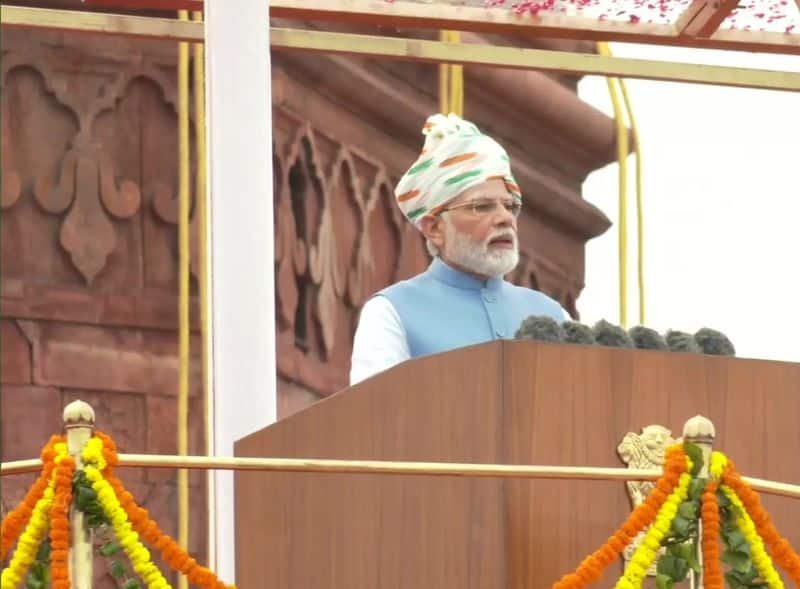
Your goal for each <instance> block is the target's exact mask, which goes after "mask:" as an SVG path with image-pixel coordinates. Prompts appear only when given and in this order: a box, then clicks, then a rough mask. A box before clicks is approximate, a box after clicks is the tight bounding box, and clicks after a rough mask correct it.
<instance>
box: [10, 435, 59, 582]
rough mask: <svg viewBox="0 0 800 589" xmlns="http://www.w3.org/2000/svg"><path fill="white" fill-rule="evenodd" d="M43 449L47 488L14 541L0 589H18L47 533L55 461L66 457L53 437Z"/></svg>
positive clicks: (53, 494) (57, 440)
mask: <svg viewBox="0 0 800 589" xmlns="http://www.w3.org/2000/svg"><path fill="white" fill-rule="evenodd" d="M45 449H46V450H47V456H46V458H47V462H46V463H45V464H46V465H47V464H49V465H50V468H49V470H47V468H46V467H45V469H43V470H47V472H48V473H49V476H48V479H47V487H46V488H45V489H44V491H43V492H42V495H41V497H40V498H39V499H38V500H37V501H36V504H35V505H34V507H33V509H32V510H31V512H30V517H29V519H28V521H27V525H26V526H25V531H24V532H22V535H21V536H20V537H19V540H18V541H17V548H16V550H15V551H14V556H13V557H12V558H11V562H10V563H9V565H8V567H7V568H5V569H3V572H2V575H1V576H0V589H17V587H19V585H20V583H21V582H22V580H23V579H24V577H25V575H26V574H27V573H28V569H29V568H30V566H31V564H32V563H33V561H34V560H36V552H37V551H38V549H39V544H41V542H42V539H43V538H44V536H45V532H46V530H47V525H48V512H49V510H50V506H51V505H52V504H53V498H54V497H55V489H54V487H55V475H54V473H53V469H54V468H55V463H56V461H58V460H59V459H62V458H63V457H64V456H65V455H66V445H65V444H64V443H63V442H60V441H59V439H58V438H56V437H55V436H54V437H53V438H51V439H50V442H48V445H47V446H45ZM44 459H45V451H42V460H44ZM26 499H27V498H26Z"/></svg>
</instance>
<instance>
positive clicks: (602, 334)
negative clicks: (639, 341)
mask: <svg viewBox="0 0 800 589" xmlns="http://www.w3.org/2000/svg"><path fill="white" fill-rule="evenodd" d="M592 332H593V333H594V339H595V341H596V342H597V343H598V344H600V345H601V346H609V347H612V348H632V347H633V340H632V339H631V336H629V335H628V332H627V331H625V330H624V329H622V328H621V327H620V326H618V325H613V324H612V323H609V322H608V321H606V320H605V319H601V320H600V321H598V322H597V323H595V324H594V327H593V328H592Z"/></svg>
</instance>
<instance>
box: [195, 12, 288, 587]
mask: <svg viewBox="0 0 800 589" xmlns="http://www.w3.org/2000/svg"><path fill="white" fill-rule="evenodd" d="M204 8H205V40H206V45H205V63H206V113H207V118H206V121H207V122H206V128H207V146H208V188H209V195H208V198H209V201H208V202H209V207H208V211H209V215H208V217H209V226H208V235H209V240H208V241H209V253H210V256H209V262H210V263H209V273H208V274H209V281H210V284H209V287H210V288H209V293H210V299H211V300H210V304H211V326H210V332H211V345H212V351H211V358H212V360H211V362H212V364H213V395H212V398H213V411H212V413H211V414H210V417H209V418H210V419H213V424H214V431H213V442H211V444H212V445H211V448H213V453H214V455H216V456H232V455H233V443H234V441H236V440H237V439H239V438H241V437H243V436H245V435H247V434H250V433H252V432H254V431H257V430H258V429H261V428H263V427H264V426H266V425H267V424H269V423H272V422H273V421H275V418H276V407H277V403H276V383H275V367H276V359H275V302H274V292H275V289H274V270H273V265H274V257H273V248H274V235H273V234H274V230H273V214H272V111H271V108H272V105H271V88H270V55H269V2H268V1H267V0H236V2H233V3H232V2H230V0H206V2H205V5H204ZM212 416H213V417H212ZM213 480H214V484H213V485H212V486H213V488H212V493H211V497H210V499H209V506H210V508H211V509H210V512H211V513H210V516H209V520H210V522H211V523H210V531H209V532H210V534H213V535H212V536H210V551H209V557H210V561H211V562H212V563H213V566H214V567H215V570H216V572H217V574H218V576H219V577H220V578H221V579H224V581H225V582H227V583H232V582H235V564H236V560H235V546H234V502H233V474H232V473H231V472H229V471H228V472H222V471H220V472H217V473H215V475H214V477H213Z"/></svg>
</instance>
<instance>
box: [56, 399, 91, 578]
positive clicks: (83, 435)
mask: <svg viewBox="0 0 800 589" xmlns="http://www.w3.org/2000/svg"><path fill="white" fill-rule="evenodd" d="M63 419H64V430H65V431H66V433H67V452H69V455H70V456H72V458H74V459H75V469H76V470H79V469H81V468H83V459H82V458H81V453H82V452H83V447H84V446H85V445H86V442H88V441H89V439H90V438H91V437H92V433H93V432H94V409H92V407H91V406H90V405H89V404H88V403H85V402H84V401H73V402H72V403H70V404H69V405H67V406H66V407H64V413H63ZM69 517H70V529H71V530H72V542H71V545H70V547H69V576H70V584H71V585H72V586H73V587H75V589H91V587H92V562H93V559H94V558H93V551H92V537H93V533H92V530H91V529H90V528H89V526H87V525H86V521H85V518H84V516H83V512H82V511H80V510H78V509H77V508H76V507H75V502H74V501H73V503H72V506H71V507H70V512H69Z"/></svg>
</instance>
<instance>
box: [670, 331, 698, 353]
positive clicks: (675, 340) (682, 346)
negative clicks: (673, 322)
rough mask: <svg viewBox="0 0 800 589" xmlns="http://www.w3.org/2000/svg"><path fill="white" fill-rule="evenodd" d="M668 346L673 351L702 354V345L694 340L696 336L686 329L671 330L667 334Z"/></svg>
mask: <svg viewBox="0 0 800 589" xmlns="http://www.w3.org/2000/svg"><path fill="white" fill-rule="evenodd" d="M666 340H667V346H669V349H670V351H671V352H688V353H690V354H700V353H701V350H700V346H698V345H697V342H696V341H694V336H693V335H692V334H690V333H686V332H684V331H673V330H669V331H668V332H667V336H666Z"/></svg>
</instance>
